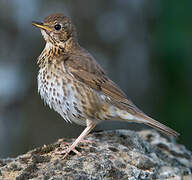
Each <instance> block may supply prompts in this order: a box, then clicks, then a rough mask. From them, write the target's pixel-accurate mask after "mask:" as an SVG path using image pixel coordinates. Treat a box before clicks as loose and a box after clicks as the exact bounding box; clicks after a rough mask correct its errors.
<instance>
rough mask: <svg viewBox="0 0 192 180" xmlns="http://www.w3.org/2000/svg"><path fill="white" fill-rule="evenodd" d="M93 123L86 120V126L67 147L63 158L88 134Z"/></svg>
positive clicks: (93, 125)
mask: <svg viewBox="0 0 192 180" xmlns="http://www.w3.org/2000/svg"><path fill="white" fill-rule="evenodd" d="M95 125H96V124H95V123H94V122H92V121H90V120H87V127H86V128H85V129H84V131H83V132H82V133H81V134H80V136H79V137H78V138H77V139H76V140H75V142H74V143H73V144H72V145H71V146H70V147H69V148H68V149H67V152H66V153H65V155H64V156H63V159H64V158H66V157H67V155H68V154H69V153H70V152H71V151H74V152H75V151H76V150H75V147H76V146H77V145H78V144H79V143H80V142H81V141H82V140H83V139H84V138H85V137H86V136H87V135H88V134H89V132H90V131H91V130H92V129H93V128H94V127H95Z"/></svg>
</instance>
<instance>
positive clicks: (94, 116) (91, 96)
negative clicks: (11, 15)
mask: <svg viewBox="0 0 192 180" xmlns="http://www.w3.org/2000/svg"><path fill="white" fill-rule="evenodd" d="M32 24H33V25H34V26H36V27H38V28H40V30H41V33H42V35H43V37H44V39H45V41H46V46H45V48H44V50H43V51H42V53H41V55H40V56H39V58H38V64H39V68H40V70H39V74H38V91H39V93H40V95H41V97H42V99H44V100H45V102H46V103H47V104H48V105H49V107H50V108H53V109H54V110H55V111H56V112H58V113H59V114H60V115H61V116H62V117H63V119H65V121H67V122H75V123H77V124H79V125H84V126H86V128H85V129H84V131H83V132H82V133H81V135H80V136H79V137H78V138H77V139H76V140H75V142H74V143H73V144H72V145H71V146H70V147H69V148H68V150H67V151H66V154H65V155H64V157H66V156H67V155H68V153H69V152H70V151H72V150H74V151H75V149H74V148H75V147H76V146H77V145H78V143H79V142H80V141H81V140H83V138H84V137H85V136H86V135H87V134H88V133H89V132H90V131H91V130H92V129H93V128H94V127H95V125H96V124H98V123H99V122H102V121H107V120H120V121H127V122H137V123H144V124H147V125H149V126H152V127H154V128H156V129H158V130H160V131H162V132H163V133H165V134H167V135H172V136H174V137H176V136H178V133H177V132H176V131H174V130H172V129H170V128H169V127H167V126H165V125H163V124H161V123H160V122H157V121H155V120H154V119H152V118H150V117H149V116H147V115H146V114H144V113H143V112H142V111H141V110H139V109H138V108H137V107H136V106H135V105H134V104H133V103H132V102H131V101H130V100H129V99H128V98H127V96H126V95H125V93H124V92H122V91H121V89H119V87H118V86H117V85H116V84H115V83H114V82H113V81H112V80H111V79H109V77H108V76H107V75H106V73H105V71H104V70H103V69H102V68H101V67H100V66H99V65H98V64H97V62H96V61H95V59H94V57H93V56H92V55H91V54H89V52H88V51H86V50H85V49H84V48H82V47H81V46H80V45H79V43H78V41H77V35H76V30H75V27H74V25H73V24H72V22H71V20H70V18H68V17H66V16H64V15H63V14H52V15H50V16H48V17H46V18H45V20H44V21H43V22H42V23H39V22H33V23H32Z"/></svg>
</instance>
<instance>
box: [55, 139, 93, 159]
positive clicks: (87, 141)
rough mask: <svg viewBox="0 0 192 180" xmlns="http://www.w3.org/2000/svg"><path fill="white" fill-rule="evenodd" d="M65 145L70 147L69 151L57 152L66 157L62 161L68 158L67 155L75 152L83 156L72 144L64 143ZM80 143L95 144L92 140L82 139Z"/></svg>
mask: <svg viewBox="0 0 192 180" xmlns="http://www.w3.org/2000/svg"><path fill="white" fill-rule="evenodd" d="M63 143H64V144H66V145H67V146H69V147H68V148H67V149H65V150H63V151H60V152H57V154H58V155H64V156H63V158H62V159H65V158H66V157H67V155H68V154H69V153H70V152H71V151H73V152H74V153H75V154H77V155H78V156H81V155H82V154H81V153H80V152H79V151H77V150H76V149H75V147H72V144H71V143H68V142H63ZM79 143H93V141H91V140H86V139H82V140H81V141H80V142H79Z"/></svg>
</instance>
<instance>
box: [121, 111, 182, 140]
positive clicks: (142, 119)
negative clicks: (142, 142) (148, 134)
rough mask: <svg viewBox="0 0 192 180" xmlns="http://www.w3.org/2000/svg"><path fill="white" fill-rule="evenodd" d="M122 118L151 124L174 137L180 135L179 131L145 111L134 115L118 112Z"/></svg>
mask: <svg viewBox="0 0 192 180" xmlns="http://www.w3.org/2000/svg"><path fill="white" fill-rule="evenodd" d="M118 114H119V116H120V117H121V119H124V120H127V121H128V122H130V121H133V122H137V123H144V124H146V125H148V126H151V127H153V128H155V129H157V130H159V131H161V132H163V133H164V134H166V135H171V136H174V137H177V136H179V133H178V132H176V131H175V130H173V129H171V128H169V127H167V126H165V125H164V124H162V123H160V122H158V121H156V120H154V119H152V118H151V117H149V116H147V115H146V114H144V113H143V112H137V113H136V114H134V115H132V114H130V113H125V112H124V113H123V114H122V112H121V113H118Z"/></svg>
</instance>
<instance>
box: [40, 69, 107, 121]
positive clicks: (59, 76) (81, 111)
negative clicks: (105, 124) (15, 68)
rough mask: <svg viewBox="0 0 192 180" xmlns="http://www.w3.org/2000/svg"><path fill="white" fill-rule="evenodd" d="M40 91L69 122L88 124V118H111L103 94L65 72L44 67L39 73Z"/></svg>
mask: <svg viewBox="0 0 192 180" xmlns="http://www.w3.org/2000/svg"><path fill="white" fill-rule="evenodd" d="M38 91H39V93H40V95H41V98H42V99H44V101H45V102H46V104H48V105H49V107H50V108H53V109H54V110H55V111H57V112H58V113H59V114H60V115H61V116H62V117H63V118H64V119H65V121H67V122H75V123H77V124H79V125H86V119H91V120H95V121H100V120H104V119H109V114H107V112H108V107H107V106H106V105H107V104H106V103H105V101H104V99H103V96H101V95H99V94H98V93H97V92H95V91H94V90H93V89H91V88H89V87H87V86H86V85H85V84H83V83H81V82H78V81H75V80H73V78H72V77H71V76H70V75H67V73H66V74H65V72H59V71H58V72H57V71H55V70H54V71H53V70H52V69H51V68H49V69H48V68H46V67H43V68H41V69H40V71H39V75H38Z"/></svg>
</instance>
